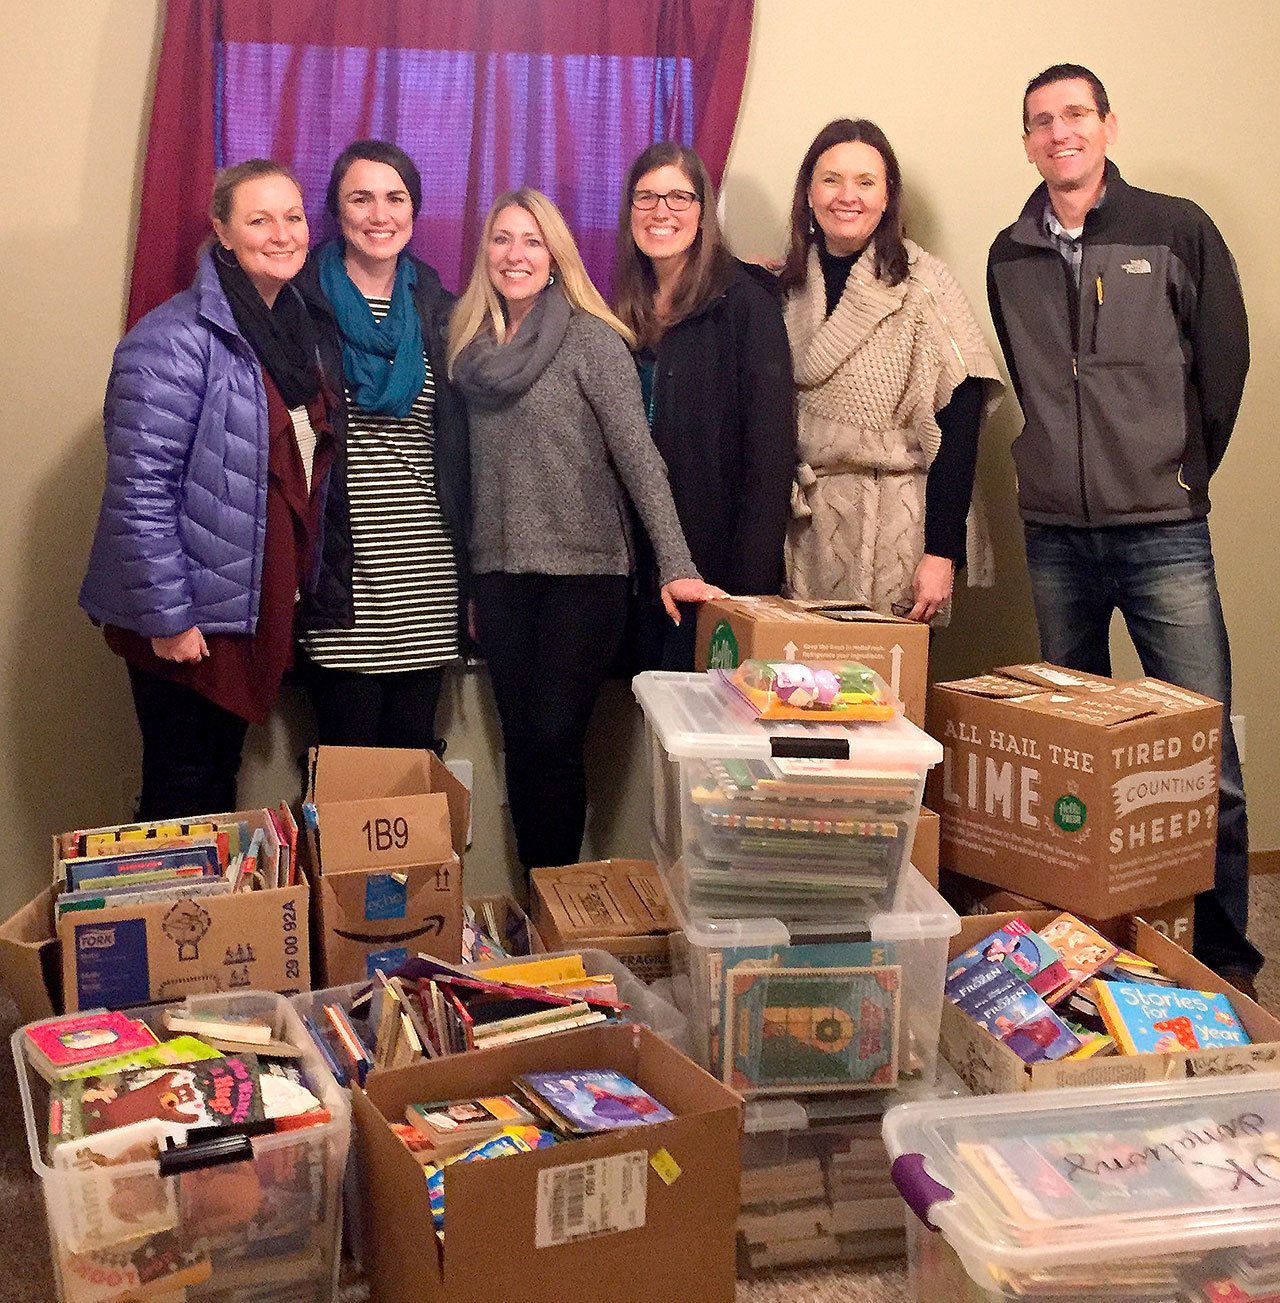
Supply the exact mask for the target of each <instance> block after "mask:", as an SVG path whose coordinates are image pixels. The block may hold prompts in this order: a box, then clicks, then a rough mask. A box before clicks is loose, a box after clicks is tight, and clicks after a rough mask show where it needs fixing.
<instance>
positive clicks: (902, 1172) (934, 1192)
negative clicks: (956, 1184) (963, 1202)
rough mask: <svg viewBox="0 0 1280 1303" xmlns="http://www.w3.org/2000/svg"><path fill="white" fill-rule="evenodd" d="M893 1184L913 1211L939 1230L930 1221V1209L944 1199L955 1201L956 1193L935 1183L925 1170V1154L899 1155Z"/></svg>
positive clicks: (895, 1160)
mask: <svg viewBox="0 0 1280 1303" xmlns="http://www.w3.org/2000/svg"><path fill="white" fill-rule="evenodd" d="M893 1183H894V1185H896V1186H897V1187H898V1193H899V1194H900V1195H901V1196H902V1197H903V1198H904V1199H905V1200H906V1201H907V1205H908V1206H909V1207H910V1209H911V1211H912V1212H913V1213H915V1215H916V1216H917V1217H919V1218H920V1220H921V1221H922V1222H923V1223H924V1224H925V1226H927V1227H928V1228H929V1230H931V1231H936V1230H937V1229H938V1228H937V1227H936V1226H935V1225H934V1224H933V1222H932V1221H930V1220H929V1209H930V1208H932V1207H933V1205H934V1204H935V1203H941V1202H942V1201H943V1200H944V1199H954V1198H955V1191H954V1190H950V1189H948V1188H947V1187H946V1186H945V1185H943V1184H942V1183H941V1182H939V1181H935V1180H934V1179H933V1177H931V1176H930V1175H929V1173H928V1172H926V1171H925V1170H924V1155H923V1154H899V1155H898V1157H897V1158H895V1159H894V1160H893Z"/></svg>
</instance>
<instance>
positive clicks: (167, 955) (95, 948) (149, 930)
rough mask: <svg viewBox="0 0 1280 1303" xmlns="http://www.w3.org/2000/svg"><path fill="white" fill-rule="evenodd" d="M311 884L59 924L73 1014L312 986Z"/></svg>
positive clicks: (78, 916) (71, 917)
mask: <svg viewBox="0 0 1280 1303" xmlns="http://www.w3.org/2000/svg"><path fill="white" fill-rule="evenodd" d="M307 906H308V893H307V887H306V884H305V883H299V884H298V885H296V886H292V887H276V888H273V889H271V890H268V891H241V892H235V893H233V894H231V895H229V896H204V897H192V898H190V899H187V900H180V901H170V902H158V903H156V904H150V905H133V906H120V907H117V908H115V909H99V910H94V911H92V913H89V912H80V911H73V912H71V913H68V914H64V915H63V917H62V918H61V919H60V920H59V921H58V924H57V928H56V935H57V937H58V940H59V941H60V942H61V946H62V973H63V988H64V990H65V993H66V1004H67V1009H68V1010H69V1011H70V1010H75V1009H94V1008H100V1007H106V1008H109V1009H119V1008H128V1007H130V1006H132V1005H139V1004H149V1003H151V1002H153V1001H157V1000H180V999H182V998H184V997H185V996H188V995H191V994H193V993H200V994H203V993H206V992H212V991H239V990H245V991H279V992H281V993H282V994H285V995H293V994H296V993H297V992H298V991H305V990H308V989H309V988H310V986H311V959H310V947H309V944H308V936H307Z"/></svg>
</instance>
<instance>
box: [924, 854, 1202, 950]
mask: <svg viewBox="0 0 1280 1303" xmlns="http://www.w3.org/2000/svg"><path fill="white" fill-rule="evenodd" d="M942 894H943V895H944V896H945V897H946V899H947V902H948V903H949V904H950V905H951V906H952V907H953V908H954V909H955V910H956V911H957V912H958V913H960V914H1006V913H1019V914H1020V913H1025V912H1026V911H1028V910H1034V911H1042V910H1046V909H1048V908H1049V906H1048V905H1047V904H1046V903H1045V902H1044V901H1043V900H1033V899H1032V898H1031V897H1030V896H1023V895H1021V894H1019V893H1018V892H1016V891H1006V890H1005V889H1004V888H1003V887H992V886H990V885H989V884H988V883H985V882H979V881H978V880H977V879H976V878H966V877H965V876H964V875H963V874H962V873H949V872H947V871H946V870H943V873H942ZM1055 912H1061V911H1055ZM1195 919H1196V898H1195V897H1194V896H1187V897H1186V898H1185V899H1183V900H1167V901H1165V903H1164V904H1163V905H1150V906H1148V907H1146V908H1145V909H1143V910H1142V912H1141V913H1140V914H1120V915H1119V916H1118V917H1116V918H1084V919H1082V921H1083V922H1085V923H1088V924H1089V926H1090V927H1092V928H1096V929H1097V930H1098V931H1099V932H1101V933H1102V935H1103V936H1104V937H1106V938H1107V939H1108V940H1109V941H1114V942H1115V943H1116V945H1118V946H1127V947H1129V948H1130V949H1132V947H1133V943H1134V941H1135V940H1136V939H1137V929H1138V923H1139V921H1141V922H1144V923H1150V924H1151V926H1152V927H1153V928H1155V930H1156V931H1157V932H1159V933H1160V935H1161V936H1165V937H1168V938H1169V940H1170V941H1173V942H1175V943H1176V944H1177V945H1180V946H1181V947H1182V948H1183V949H1184V950H1190V949H1191V942H1192V940H1193V938H1194V935H1195Z"/></svg>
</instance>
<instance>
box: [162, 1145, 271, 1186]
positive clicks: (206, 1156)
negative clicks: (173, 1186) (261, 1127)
mask: <svg viewBox="0 0 1280 1303" xmlns="http://www.w3.org/2000/svg"><path fill="white" fill-rule="evenodd" d="M252 1158H253V1141H252V1139H251V1138H250V1137H249V1136H217V1137H215V1138H210V1139H208V1140H196V1141H193V1142H192V1143H190V1144H186V1145H175V1146H173V1147H172V1148H170V1149H166V1150H165V1151H164V1152H163V1153H162V1154H161V1155H160V1175H161V1176H178V1175H179V1174H180V1173H182V1172H194V1171H198V1170H199V1169H200V1168H204V1167H221V1166H222V1165H223V1164H224V1163H247V1162H249V1161H250V1160H251V1159H252Z"/></svg>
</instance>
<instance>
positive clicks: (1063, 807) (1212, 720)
mask: <svg viewBox="0 0 1280 1303" xmlns="http://www.w3.org/2000/svg"><path fill="white" fill-rule="evenodd" d="M929 731H930V732H931V733H932V734H933V736H934V737H936V738H937V739H938V740H939V741H940V742H941V743H942V746H943V763H942V764H941V765H940V766H938V767H937V768H935V769H934V771H933V773H932V774H931V775H930V787H929V797H928V800H929V805H930V806H931V807H932V808H933V809H934V810H936V811H937V812H938V814H939V815H940V816H941V818H942V834H941V848H940V857H941V862H942V864H943V866H944V867H945V868H946V869H949V870H953V871H954V872H957V873H963V874H966V875H968V876H969V877H971V878H976V879H978V881H980V882H985V883H990V884H992V885H994V886H997V887H1003V888H1005V889H1006V890H1008V891H1013V892H1018V893H1020V894H1021V895H1023V896H1029V897H1032V898H1033V899H1035V900H1037V901H1044V902H1045V903H1046V904H1049V905H1055V906H1057V907H1058V908H1059V909H1067V910H1070V911H1071V912H1072V913H1074V914H1078V915H1081V916H1083V917H1088V918H1102V919H1109V918H1114V917H1116V916H1117V915H1119V914H1133V913H1142V912H1143V911H1144V910H1147V909H1149V908H1151V907H1154V906H1159V905H1163V904H1165V903H1166V902H1167V901H1171V900H1177V899H1179V898H1182V897H1185V896H1193V895H1195V894H1196V893H1197V892H1200V891H1204V890H1207V889H1208V888H1210V887H1212V886H1213V873H1214V852H1215V846H1216V839H1217V817H1218V772H1219V765H1220V762H1221V743H1222V707H1221V705H1220V704H1219V703H1218V702H1216V701H1211V700H1210V699H1209V698H1208V697H1202V696H1200V695H1199V694H1197V693H1194V692H1189V691H1187V690H1186V689H1184V688H1178V687H1175V686H1173V685H1172V684H1169V683H1162V682H1161V681H1160V680H1159V679H1151V678H1143V679H1134V680H1132V681H1127V682H1126V681H1120V680H1117V679H1106V678H1100V677H1098V676H1096V675H1092V674H1082V673H1078V672H1076V671H1074V670H1065V669H1061V668H1059V667H1058V666H1054V665H1045V664H1036V665H1014V666H1010V667H1007V668H1005V669H1001V670H996V671H994V672H993V673H991V674H983V675H980V676H978V677H977V678H972V679H961V680H958V681H956V682H953V683H939V684H935V685H934V687H933V689H932V690H931V692H930V698H929Z"/></svg>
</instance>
